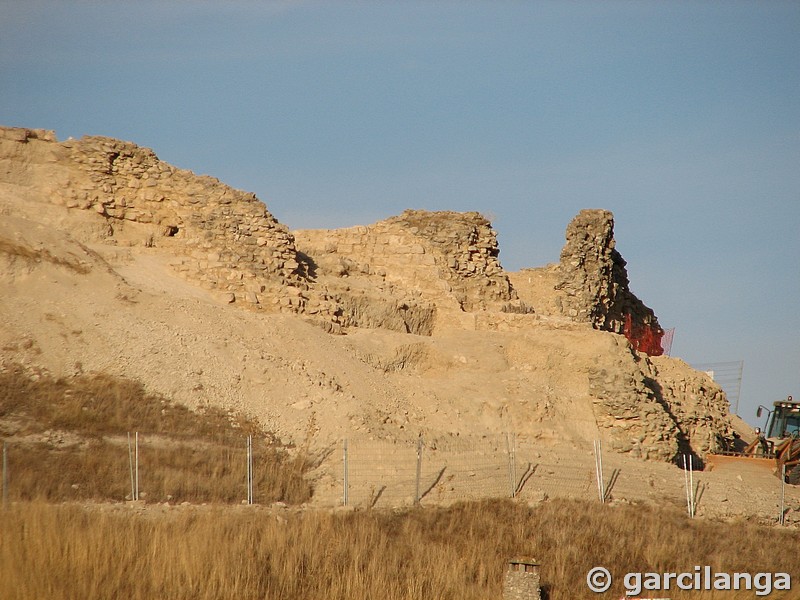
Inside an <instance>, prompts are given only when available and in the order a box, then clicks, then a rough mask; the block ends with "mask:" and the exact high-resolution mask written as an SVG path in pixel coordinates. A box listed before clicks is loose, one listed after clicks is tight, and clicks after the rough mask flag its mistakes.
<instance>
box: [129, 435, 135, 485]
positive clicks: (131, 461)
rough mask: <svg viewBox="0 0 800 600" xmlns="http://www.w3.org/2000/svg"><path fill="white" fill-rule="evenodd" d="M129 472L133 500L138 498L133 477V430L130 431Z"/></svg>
mask: <svg viewBox="0 0 800 600" xmlns="http://www.w3.org/2000/svg"><path fill="white" fill-rule="evenodd" d="M128 473H129V474H130V476H131V500H136V484H135V483H134V479H133V446H132V445H131V432H130V431H129V432H128Z"/></svg>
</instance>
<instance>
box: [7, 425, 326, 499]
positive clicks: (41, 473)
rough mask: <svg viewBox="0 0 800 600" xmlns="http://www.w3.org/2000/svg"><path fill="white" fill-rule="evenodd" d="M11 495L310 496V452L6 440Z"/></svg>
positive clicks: (125, 440) (249, 441)
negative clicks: (292, 453)
mask: <svg viewBox="0 0 800 600" xmlns="http://www.w3.org/2000/svg"><path fill="white" fill-rule="evenodd" d="M2 465H3V473H2V483H3V499H4V502H6V503H7V502H9V501H17V500H23V501H24V500H48V501H64V500H111V501H124V500H128V501H129V500H143V501H147V502H173V503H179V502H190V503H202V502H208V503H211V502H217V503H240V502H241V503H247V504H253V503H262V504H267V503H272V502H277V501H286V502H292V503H298V502H304V501H306V500H308V499H309V498H310V496H311V484H310V482H308V481H307V480H306V479H305V477H304V476H305V473H306V471H307V470H308V467H309V465H308V464H306V462H305V459H304V457H302V456H299V455H295V456H290V455H289V454H288V453H286V452H284V451H283V450H281V449H278V448H276V447H275V446H274V443H273V442H272V440H270V439H259V438H257V437H254V436H247V437H246V438H243V439H242V441H241V444H238V445H237V444H231V443H220V442H219V441H217V440H213V439H208V440H197V439H193V440H179V439H175V438H170V437H167V436H163V435H156V434H150V435H147V434H138V433H136V432H132V433H131V434H129V435H128V436H116V437H111V436H109V437H105V438H98V439H91V440H81V441H80V443H76V444H69V443H67V444H64V445H63V446H61V447H58V446H56V447H54V446H53V445H52V443H45V442H41V441H37V442H31V441H15V442H10V441H4V442H3V461H2Z"/></svg>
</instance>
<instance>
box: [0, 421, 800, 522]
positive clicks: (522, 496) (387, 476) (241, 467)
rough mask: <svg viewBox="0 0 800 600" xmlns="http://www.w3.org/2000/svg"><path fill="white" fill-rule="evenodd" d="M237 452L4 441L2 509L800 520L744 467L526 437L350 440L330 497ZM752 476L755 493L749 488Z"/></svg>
mask: <svg viewBox="0 0 800 600" xmlns="http://www.w3.org/2000/svg"><path fill="white" fill-rule="evenodd" d="M51 442H52V440H51ZM240 442H241V443H229V442H226V443H220V442H219V441H218V440H217V441H215V440H206V441H203V440H197V439H192V440H188V439H187V440H179V439H175V438H170V437H167V436H163V435H156V434H148V435H142V434H139V435H137V434H136V433H135V432H132V434H131V435H129V436H117V437H106V438H99V439H94V440H88V441H87V440H83V441H81V442H80V444H77V445H72V446H70V445H68V444H65V445H64V446H63V447H60V448H59V447H55V448H54V447H53V445H52V443H51V444H49V445H47V444H43V443H30V442H21V441H16V442H13V443H12V442H8V441H5V442H3V443H2V446H3V455H2V499H3V504H4V505H5V504H7V503H8V502H14V501H20V500H21V501H26V500H35V499H42V500H50V501H64V500H104V501H108V500H110V501H125V500H140V501H145V502H148V503H155V502H170V503H182V502H189V503H227V504H231V503H236V504H239V503H246V504H271V503H273V502H277V501H283V502H286V503H289V504H299V503H303V502H307V501H310V500H311V499H312V491H313V494H314V496H315V498H314V502H315V504H317V505H319V506H326V505H327V506H340V505H345V506H350V507H358V508H374V507H377V508H398V507H406V506H413V505H415V504H431V505H433V504H449V503H452V502H456V501H461V500H481V499H489V498H517V499H519V500H521V501H541V500H544V499H548V498H549V499H558V498H569V499H580V500H588V501H600V502H608V501H613V500H623V501H631V502H635V501H646V500H656V501H659V502H664V501H666V502H668V503H672V504H673V505H674V506H676V507H684V508H686V510H687V511H688V513H689V515H690V516H694V515H695V514H696V513H697V511H698V510H700V511H701V512H702V511H703V510H705V509H707V508H709V507H712V506H715V507H717V508H719V507H723V508H724V507H727V506H732V505H733V504H734V502H732V501H731V500H735V499H736V497H737V496H739V497H745V496H748V497H752V499H753V504H754V505H755V506H757V507H758V508H759V510H760V511H761V513H762V514H765V515H768V516H769V515H775V516H776V517H777V519H776V520H777V521H778V522H780V523H787V522H788V521H794V522H797V519H796V518H795V517H794V516H793V517H792V518H791V519H787V518H786V515H787V514H788V512H789V511H790V510H791V507H792V506H794V504H797V507H796V508H794V509H793V510H795V512H796V513H797V512H800V490H795V489H794V488H793V487H792V486H789V487H790V488H792V490H789V491H788V492H787V489H786V486H785V485H784V483H783V480H782V479H779V478H772V476H771V475H767V476H766V478H764V475H763V473H761V474H757V473H756V471H755V470H752V471H748V470H747V469H746V468H744V470H742V471H741V473H740V474H738V475H737V476H736V478H735V479H733V480H732V483H731V484H728V483H727V482H726V483H720V481H719V480H717V481H716V482H715V483H714V484H713V486H710V485H709V482H710V477H709V474H708V473H707V472H702V471H698V470H696V469H697V463H696V462H694V461H693V460H692V457H690V456H686V457H682V458H683V463H682V464H683V468H682V469H681V468H675V466H673V465H668V464H664V463H650V465H649V466H648V468H647V469H646V470H645V469H641V463H639V462H637V461H635V460H632V459H630V458H628V457H624V456H622V455H619V454H615V453H613V452H605V451H603V447H602V444H601V443H600V442H599V441H596V442H595V444H594V448H593V450H589V449H588V448H583V447H581V448H574V449H573V450H571V451H568V452H564V451H563V449H562V451H561V452H560V453H555V452H553V451H552V449H549V448H547V447H545V446H543V445H542V444H541V442H540V441H539V440H537V439H535V438H533V437H530V436H525V435H517V434H514V433H507V434H499V435H491V436H480V437H476V436H460V437H448V438H445V439H431V440H426V439H423V438H419V439H417V440H411V441H407V442H400V441H386V440H374V439H372V440H371V439H363V438H350V439H345V440H341V441H340V442H338V443H337V444H335V445H334V447H333V448H329V449H328V450H329V451H328V452H327V454H326V455H325V456H326V458H325V461H324V467H325V468H326V469H327V473H328V476H329V478H328V480H327V484H328V487H327V488H326V489H323V486H318V487H317V489H316V490H312V481H311V480H310V479H311V477H310V469H311V466H312V465H311V462H310V460H309V459H308V458H307V457H305V456H303V454H302V453H301V452H295V453H294V454H293V455H289V454H288V453H286V452H284V451H283V450H281V449H276V448H275V447H274V442H273V441H271V440H270V439H262V438H257V437H254V436H246V437H244V436H243V437H242V439H241V440H240ZM679 464H680V460H679ZM753 469H755V465H753ZM758 477H761V479H760V480H759V483H758V484H757V485H751V483H753V482H755V481H756V479H757V478H758ZM728 481H731V480H730V479H729V480H728ZM316 483H317V484H319V481H316ZM787 494H788V495H787ZM726 503H729V504H726ZM793 503H794V504H793Z"/></svg>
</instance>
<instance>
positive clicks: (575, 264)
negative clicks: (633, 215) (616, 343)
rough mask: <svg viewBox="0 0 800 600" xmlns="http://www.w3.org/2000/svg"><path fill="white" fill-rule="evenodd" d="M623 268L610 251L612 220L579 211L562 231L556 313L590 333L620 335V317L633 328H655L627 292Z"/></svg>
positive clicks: (650, 316)
mask: <svg viewBox="0 0 800 600" xmlns="http://www.w3.org/2000/svg"><path fill="white" fill-rule="evenodd" d="M625 266H626V263H625V260H624V259H623V258H622V256H621V255H620V253H619V252H617V250H616V249H615V241H614V216H613V215H612V214H611V213H610V212H609V211H607V210H590V209H587V210H582V211H581V212H580V213H578V215H577V216H576V217H575V218H574V219H573V220H572V222H571V223H570V224H569V226H568V227H567V232H566V244H565V245H564V248H563V249H562V251H561V260H560V263H559V281H558V284H557V285H556V289H557V290H559V291H560V293H561V311H562V313H563V314H564V315H565V316H568V317H570V318H572V319H574V320H576V321H584V322H589V323H591V324H592V325H593V326H594V327H595V328H597V329H601V330H604V331H611V332H614V333H622V331H623V328H624V326H625V318H626V315H628V314H630V315H631V319H632V323H633V325H634V326H637V327H641V326H647V327H655V328H658V327H659V325H658V319H657V318H656V316H655V314H654V313H653V311H652V310H651V309H650V308H648V307H647V306H645V305H644V303H643V302H642V301H641V300H639V299H638V298H637V297H636V296H635V295H634V294H633V293H632V292H631V291H630V288H629V282H628V273H627V270H626V268H625Z"/></svg>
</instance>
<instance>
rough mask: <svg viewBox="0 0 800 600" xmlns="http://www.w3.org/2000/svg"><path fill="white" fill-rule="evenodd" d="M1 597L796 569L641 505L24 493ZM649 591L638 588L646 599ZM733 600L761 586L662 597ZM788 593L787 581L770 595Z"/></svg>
mask: <svg viewBox="0 0 800 600" xmlns="http://www.w3.org/2000/svg"><path fill="white" fill-rule="evenodd" d="M0 517H2V518H0V597H3V598H7V599H8V600H29V599H30V600H32V599H39V598H48V599H51V600H58V599H61V598H64V599H66V598H93V599H104V598H128V599H131V600H144V599H154V598H170V599H172V600H181V599H184V598H185V599H187V600H188V599H190V598H191V599H192V600H204V599H208V600H210V599H223V598H263V599H273V598H274V599H281V600H300V599H321V598H325V599H330V600H339V599H341V600H345V599H346V600H368V599H370V600H371V599H374V598H381V599H383V600H411V599H434V598H435V599H453V600H473V599H474V600H477V599H486V600H488V599H499V598H500V597H501V587H502V577H503V573H504V569H505V564H506V559H507V558H508V557H510V556H515V555H518V554H527V555H533V556H536V557H538V558H539V560H540V561H541V562H542V579H543V583H544V584H545V586H546V589H547V597H548V598H549V600H566V599H570V600H572V599H574V598H591V597H598V598H600V597H609V598H611V597H613V598H619V597H622V596H624V595H625V589H624V587H623V586H622V585H620V584H619V583H618V584H617V585H615V587H614V588H613V590H612V592H613V593H612V592H609V594H607V595H604V596H594V594H591V593H590V592H589V591H588V589H587V587H586V585H585V576H586V572H587V571H588V570H589V568H591V567H593V566H596V565H603V566H605V567H607V568H608V569H609V570H611V572H612V573H616V574H623V573H626V572H633V571H640V570H644V571H677V572H681V571H691V570H692V569H693V568H694V565H710V566H712V568H714V569H718V570H721V571H728V572H732V571H737V570H739V571H747V572H750V573H757V572H760V571H764V572H787V573H790V574H792V575H793V576H794V578H795V581H794V582H793V583H795V586H797V585H800V584H798V583H797V581H796V579H797V577H798V576H800V556H798V554H797V552H796V551H793V549H794V550H796V548H797V547H798V545H800V534H798V532H796V531H795V532H788V531H784V530H779V529H776V528H767V527H763V526H758V525H754V524H748V523H738V524H736V525H729V524H722V523H709V522H700V521H689V520H688V519H687V518H686V517H685V516H684V515H682V514H681V513H678V512H672V511H669V510H667V511H663V510H656V509H653V508H648V507H642V506H618V507H608V506H602V505H599V504H596V503H587V502H547V503H545V504H543V505H540V506H539V507H537V508H534V509H530V508H528V507H526V506H522V505H516V504H513V503H511V502H507V501H496V502H484V503H470V504H463V505H458V506H455V507H452V508H449V509H416V510H411V511H407V512H402V513H384V512H377V511H363V512H356V513H346V514H331V513H329V512H308V511H306V512H297V513H292V512H287V511H284V512H283V513H282V514H281V515H279V516H276V514H275V513H273V512H270V511H267V510H264V509H255V510H253V509H246V508H235V509H233V508H223V507H217V508H213V509H206V510H200V509H197V508H173V509H170V510H168V511H166V512H164V511H161V510H159V509H158V508H155V509H151V510H150V511H144V512H137V511H133V510H130V509H126V508H124V507H117V508H116V509H113V510H110V509H108V508H98V507H90V508H88V509H87V508H81V507H79V506H74V505H59V506H53V505H45V504H37V503H34V504H18V505H12V506H10V507H9V508H8V509H7V510H6V512H4V513H0ZM643 595H646V594H643ZM662 596H666V597H670V598H673V600H680V599H684V598H698V599H711V598H719V599H720V600H723V599H724V600H740V599H744V598H753V597H754V592H753V591H751V592H749V593H738V594H737V593H733V592H730V593H728V592H717V593H716V594H714V593H700V594H694V595H692V594H687V593H676V592H674V591H673V592H670V593H669V594H659V595H658V596H657V597H662ZM770 598H772V599H779V600H789V599H790V598H797V591H796V590H795V592H793V593H792V592H789V593H786V592H774V593H773V594H772V595H771V596H770Z"/></svg>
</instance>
